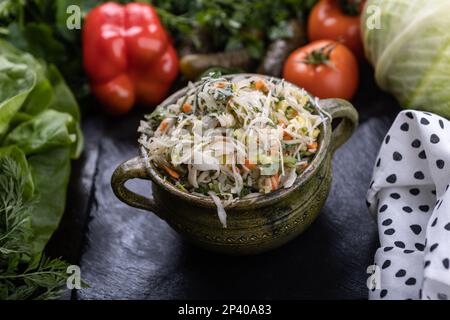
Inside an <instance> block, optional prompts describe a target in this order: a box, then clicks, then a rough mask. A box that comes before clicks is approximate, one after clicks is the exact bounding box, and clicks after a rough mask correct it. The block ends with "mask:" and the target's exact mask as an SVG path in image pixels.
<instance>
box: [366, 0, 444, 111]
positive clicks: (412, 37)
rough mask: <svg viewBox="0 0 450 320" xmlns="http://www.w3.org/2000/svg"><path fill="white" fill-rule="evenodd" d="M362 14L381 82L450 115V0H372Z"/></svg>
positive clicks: (411, 103)
mask: <svg viewBox="0 0 450 320" xmlns="http://www.w3.org/2000/svg"><path fill="white" fill-rule="evenodd" d="M361 20H362V22H361V23H362V36H363V42H364V47H365V52H366V56H367V58H368V59H369V61H370V62H371V63H372V64H373V66H374V67H375V78H376V81H377V83H378V85H379V86H380V87H381V88H382V89H384V90H386V91H389V92H391V93H392V94H393V95H394V96H395V97H396V98H397V100H398V101H399V102H400V104H401V105H402V107H404V108H413V109H420V110H426V111H430V112H434V113H437V114H440V115H442V116H444V117H447V118H450V0H368V1H367V4H366V6H365V9H364V12H363V16H362V19H361Z"/></svg>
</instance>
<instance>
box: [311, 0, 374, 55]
mask: <svg viewBox="0 0 450 320" xmlns="http://www.w3.org/2000/svg"><path fill="white" fill-rule="evenodd" d="M343 3H346V4H347V5H346V6H345V8H343V7H342V4H343ZM364 3H365V0H343V1H342V0H341V1H339V0H320V1H319V2H318V3H317V4H316V5H315V6H314V7H313V9H312V11H311V13H310V15H309V18H308V38H309V40H310V41H315V40H322V39H329V40H335V41H339V42H341V43H343V44H345V45H346V46H347V47H349V48H350V50H351V51H352V52H353V53H354V54H355V55H356V57H357V58H358V59H362V58H363V57H364V48H363V44H362V39H361V30H360V23H361V22H360V13H361V11H362V7H363V5H364ZM350 13H352V14H350Z"/></svg>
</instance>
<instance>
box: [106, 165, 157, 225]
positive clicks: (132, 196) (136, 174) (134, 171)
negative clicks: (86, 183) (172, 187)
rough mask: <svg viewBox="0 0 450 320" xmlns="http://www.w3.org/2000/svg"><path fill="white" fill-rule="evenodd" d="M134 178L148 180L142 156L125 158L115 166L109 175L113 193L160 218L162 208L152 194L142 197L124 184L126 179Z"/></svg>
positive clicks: (131, 204) (127, 202) (129, 203)
mask: <svg viewBox="0 0 450 320" xmlns="http://www.w3.org/2000/svg"><path fill="white" fill-rule="evenodd" d="M136 178H139V179H145V180H150V178H149V176H148V172H147V169H146V167H145V163H144V160H143V159H142V157H135V158H133V159H130V160H127V161H125V162H123V163H122V164H121V165H119V166H118V167H117V168H116V170H115V171H114V173H113V175H112V177H111V186H112V189H113V191H114V194H115V195H116V197H117V198H119V199H120V200H121V201H123V202H125V203H126V204H128V205H130V206H132V207H135V208H138V209H144V210H148V211H152V212H153V213H155V214H156V215H157V216H159V217H160V218H162V215H161V214H162V210H161V208H160V207H159V206H158V205H157V204H156V203H155V200H154V199H153V196H150V197H149V198H147V197H144V196H142V195H140V194H137V193H135V192H133V191H130V189H128V188H127V187H126V186H125V183H126V182H127V181H128V180H130V179H136Z"/></svg>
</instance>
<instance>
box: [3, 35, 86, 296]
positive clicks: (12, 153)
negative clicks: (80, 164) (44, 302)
mask: <svg viewBox="0 0 450 320" xmlns="http://www.w3.org/2000/svg"><path fill="white" fill-rule="evenodd" d="M0 70H2V71H3V72H2V73H0V130H1V131H0V134H1V135H0V138H1V139H0V164H1V166H2V167H1V170H0V201H1V203H0V299H25V298H36V299H44V298H45V299H47V298H55V297H58V295H59V294H60V293H61V288H62V285H63V284H64V282H65V279H66V278H67V275H66V266H67V263H65V262H63V261H61V260H59V259H55V260H48V259H46V258H45V257H44V256H43V250H44V247H45V245H46V244H47V242H48V241H49V239H50V237H51V236H52V234H53V232H54V231H55V230H56V228H57V227H58V224H59V222H60V220H61V217H62V215H63V213H64V208H65V205H66V191H67V185H68V182H69V177H70V163H71V159H72V158H76V157H78V156H79V155H80V153H81V150H82V146H83V139H82V133H81V129H80V123H79V122H80V112H79V108H78V104H77V102H76V100H75V98H74V96H73V94H72V92H71V91H70V89H69V88H68V87H67V85H66V83H65V82H64V79H63V78H62V76H61V75H60V73H59V72H58V70H57V69H56V67H54V66H53V65H51V64H47V63H45V62H44V61H42V60H38V59H35V58H34V57H33V56H32V55H30V54H28V53H24V52H22V51H20V50H18V49H17V48H15V47H13V46H12V45H10V44H9V43H8V42H6V41H4V40H0Z"/></svg>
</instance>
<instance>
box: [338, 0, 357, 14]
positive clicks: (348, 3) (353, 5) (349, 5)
mask: <svg viewBox="0 0 450 320" xmlns="http://www.w3.org/2000/svg"><path fill="white" fill-rule="evenodd" d="M362 2H363V0H339V6H340V7H341V9H342V11H343V12H344V13H345V14H346V15H348V16H359V14H360V13H361V7H362V6H361V4H362Z"/></svg>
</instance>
